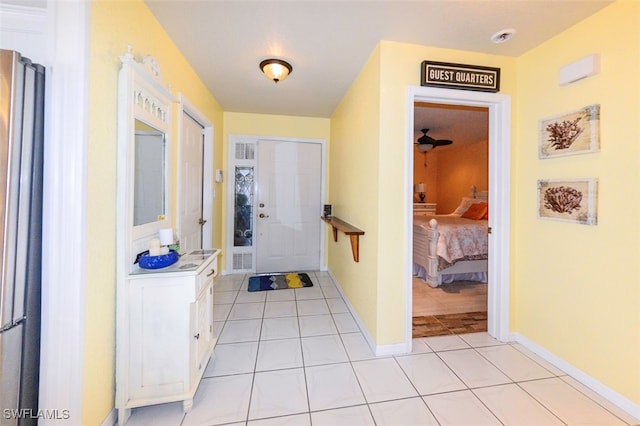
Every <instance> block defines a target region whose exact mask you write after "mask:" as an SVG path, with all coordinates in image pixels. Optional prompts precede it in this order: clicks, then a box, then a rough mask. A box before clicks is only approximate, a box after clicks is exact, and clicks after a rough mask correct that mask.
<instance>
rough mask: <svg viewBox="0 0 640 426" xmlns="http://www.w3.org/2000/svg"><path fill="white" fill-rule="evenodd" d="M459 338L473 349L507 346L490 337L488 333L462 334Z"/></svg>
mask: <svg viewBox="0 0 640 426" xmlns="http://www.w3.org/2000/svg"><path fill="white" fill-rule="evenodd" d="M459 337H460V338H461V339H462V340H464V341H465V342H467V343H468V344H469V345H470V346H471V347H473V348H480V347H484V346H495V345H504V344H505V343H502V342H500V341H499V340H497V339H494V338H493V337H491V336H489V333H487V332H486V331H484V332H481V333H468V334H460V335H459Z"/></svg>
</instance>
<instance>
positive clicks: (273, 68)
mask: <svg viewBox="0 0 640 426" xmlns="http://www.w3.org/2000/svg"><path fill="white" fill-rule="evenodd" d="M260 69H261V70H262V72H263V73H264V75H266V76H267V77H268V78H269V80H273V81H274V82H276V83H277V82H279V81H282V80H284V79H285V78H287V76H288V75H289V74H291V71H293V68H292V67H291V64H289V63H288V62H286V61H283V60H281V59H265V60H264V61H262V62H260Z"/></svg>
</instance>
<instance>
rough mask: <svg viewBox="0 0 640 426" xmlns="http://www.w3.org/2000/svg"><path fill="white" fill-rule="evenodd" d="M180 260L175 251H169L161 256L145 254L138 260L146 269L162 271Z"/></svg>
mask: <svg viewBox="0 0 640 426" xmlns="http://www.w3.org/2000/svg"><path fill="white" fill-rule="evenodd" d="M178 259H180V255H179V254H178V252H177V251H175V250H169V253H167V254H161V255H160V256H150V255H149V254H143V255H142V256H140V258H139V259H138V264H139V265H140V267H141V268H144V269H160V268H166V267H167V266H171V265H173V264H174V263H176V262H177V261H178Z"/></svg>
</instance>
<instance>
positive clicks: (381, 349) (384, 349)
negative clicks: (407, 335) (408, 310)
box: [327, 269, 411, 356]
mask: <svg viewBox="0 0 640 426" xmlns="http://www.w3.org/2000/svg"><path fill="white" fill-rule="evenodd" d="M327 272H328V273H329V276H330V277H331V279H332V280H333V282H334V283H336V287H337V288H338V291H339V292H340V295H341V296H342V299H343V300H344V303H345V304H346V305H347V308H348V309H349V312H350V313H351V315H352V316H353V319H354V320H355V322H356V324H357V325H358V328H359V329H360V331H361V332H362V335H363V336H364V339H365V340H366V341H367V345H369V348H371V350H372V351H373V353H374V354H375V355H376V356H391V355H401V354H406V353H409V352H411V342H409V343H408V346H407V343H398V344H392V345H377V344H376V342H375V340H374V339H373V337H372V336H371V334H370V333H369V330H367V327H365V325H364V323H363V322H362V320H361V319H360V317H359V316H358V313H357V312H356V310H355V309H354V307H353V305H352V304H351V302H350V301H349V298H348V297H347V296H346V295H345V294H344V291H343V290H342V286H341V285H340V283H339V282H338V279H337V278H336V277H335V275H333V272H331V270H330V269H327Z"/></svg>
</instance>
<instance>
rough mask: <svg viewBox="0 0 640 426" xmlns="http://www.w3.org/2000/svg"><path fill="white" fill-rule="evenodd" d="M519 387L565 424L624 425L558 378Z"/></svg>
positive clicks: (525, 383)
mask: <svg viewBox="0 0 640 426" xmlns="http://www.w3.org/2000/svg"><path fill="white" fill-rule="evenodd" d="M520 386H521V387H522V388H523V389H524V390H525V391H527V392H528V393H529V394H530V395H532V396H533V397H534V398H535V399H537V400H538V401H539V402H540V403H542V405H544V406H545V407H547V408H548V409H549V410H551V411H552V412H553V413H554V414H555V415H556V416H558V417H559V418H560V419H561V420H562V421H563V422H565V423H567V424H580V425H598V426H610V425H611V426H623V425H625V423H624V422H623V421H622V420H620V419H619V418H617V417H616V416H614V415H613V414H611V413H610V412H609V411H607V410H605V409H604V408H603V407H602V406H600V405H598V404H596V403H595V402H594V401H593V400H591V399H589V398H588V397H587V396H585V395H584V394H583V393H581V392H579V391H578V390H576V389H575V388H573V387H572V386H571V385H569V384H568V383H566V382H564V381H562V380H561V379H559V378H553V379H543V380H536V381H532V382H524V383H520Z"/></svg>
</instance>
